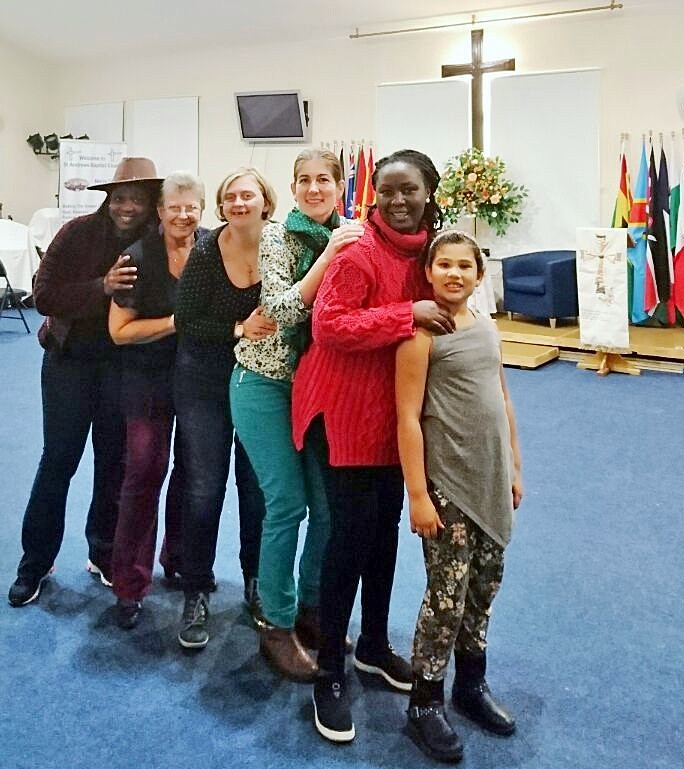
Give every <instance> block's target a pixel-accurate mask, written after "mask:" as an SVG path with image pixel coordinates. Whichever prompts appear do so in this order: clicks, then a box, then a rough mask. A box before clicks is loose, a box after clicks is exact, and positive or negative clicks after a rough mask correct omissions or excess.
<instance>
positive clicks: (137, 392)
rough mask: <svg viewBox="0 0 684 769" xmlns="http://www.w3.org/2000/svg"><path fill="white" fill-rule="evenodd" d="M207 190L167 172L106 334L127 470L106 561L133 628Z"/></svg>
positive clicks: (145, 577)
mask: <svg viewBox="0 0 684 769" xmlns="http://www.w3.org/2000/svg"><path fill="white" fill-rule="evenodd" d="M203 209H204V185H203V184H202V182H201V181H200V180H199V179H198V178H197V177H196V176H193V175H191V174H188V173H184V172H178V173H174V174H171V175H170V176H168V177H167V178H166V179H165V180H164V182H163V184H162V192H161V199H160V202H159V205H158V207H157V212H158V214H159V218H160V220H161V227H160V228H159V231H158V232H154V233H152V234H150V235H149V236H148V237H146V238H144V239H142V240H140V241H138V242H137V243H134V244H133V245H132V246H131V247H130V248H129V249H127V251H126V254H125V257H128V260H127V262H126V263H127V264H128V265H130V267H129V269H131V270H135V274H136V276H137V279H136V281H135V282H134V283H133V284H132V285H131V286H130V288H127V289H121V290H119V291H117V292H116V293H115V294H114V297H113V300H114V301H113V302H112V304H111V308H110V311H109V332H110V334H111V336H112V339H113V340H114V342H115V343H116V344H119V345H124V349H123V381H122V403H123V410H124V413H125V416H126V471H125V476H124V482H123V487H122V490H121V500H120V503H119V519H118V522H117V526H116V534H115V537H114V552H113V558H112V567H113V568H112V571H113V583H114V585H113V587H114V592H115V594H116V596H117V599H118V600H117V622H118V624H119V626H120V627H122V628H124V629H131V628H133V627H135V625H136V624H137V623H138V619H139V617H140V611H141V609H142V599H143V597H144V596H145V594H146V593H147V592H148V591H149V588H150V585H151V581H152V568H153V564H154V552H155V545H156V539H157V513H158V508H159V495H160V492H161V487H162V484H163V483H164V478H165V477H166V472H167V469H168V464H169V455H170V451H171V435H172V431H173V423H174V416H175V409H174V404H173V397H172V392H173V371H174V365H175V358H176V334H175V331H176V329H175V324H174V315H173V312H174V304H175V297H176V287H177V285H178V280H179V278H180V276H181V274H182V272H183V270H184V268H185V264H186V262H187V260H188V256H189V255H190V251H191V249H192V248H193V246H194V245H195V239H196V237H197V233H198V227H199V223H200V219H201V217H202V211H203ZM180 440H181V435H180V431H179V430H178V429H176V435H175V439H174V445H173V455H174V460H173V470H172V472H171V478H170V479H169V486H168V491H167V494H166V511H165V512H166V536H165V540H164V545H163V547H162V553H161V556H160V561H161V563H162V566H163V567H164V570H165V572H166V573H167V574H171V575H173V574H174V573H175V572H177V571H180V570H181V562H182V547H183V546H182V516H181V510H182V504H183V493H184V475H185V473H184V469H183V461H182V455H181V451H180Z"/></svg>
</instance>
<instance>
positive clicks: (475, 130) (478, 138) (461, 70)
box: [442, 29, 515, 149]
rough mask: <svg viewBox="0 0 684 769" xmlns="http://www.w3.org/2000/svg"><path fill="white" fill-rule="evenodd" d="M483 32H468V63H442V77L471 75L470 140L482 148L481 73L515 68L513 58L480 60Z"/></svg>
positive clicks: (507, 70) (476, 30)
mask: <svg viewBox="0 0 684 769" xmlns="http://www.w3.org/2000/svg"><path fill="white" fill-rule="evenodd" d="M483 35H484V33H483V31H482V30H481V29H474V30H473V31H472V32H471V33H470V46H471V51H472V61H471V62H470V64H443V65H442V77H453V76H454V75H472V78H473V84H472V91H471V94H472V97H471V115H472V141H473V147H477V148H478V149H482V148H483V147H482V145H483V143H484V139H483V124H484V113H483V109H482V75H487V74H489V73H490V72H510V71H512V70H514V69H515V59H501V60H500V61H491V62H486V63H485V62H483V61H482V37H483Z"/></svg>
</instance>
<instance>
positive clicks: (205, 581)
mask: <svg viewBox="0 0 684 769" xmlns="http://www.w3.org/2000/svg"><path fill="white" fill-rule="evenodd" d="M198 365H201V366H202V371H199V370H198ZM222 368H223V367H222V366H219V367H217V370H216V371H210V370H208V368H207V366H206V364H205V362H204V361H201V360H200V359H198V358H197V357H196V356H195V355H194V354H193V353H192V351H186V350H185V349H184V348H182V347H179V350H178V354H177V357H176V370H175V374H174V387H175V394H174V401H175V406H176V423H177V425H178V429H179V431H180V432H181V434H182V440H181V451H182V452H183V464H184V466H185V496H184V507H183V571H182V576H183V588H184V590H185V591H186V592H195V591H207V590H208V589H209V588H210V586H211V583H212V580H213V574H212V570H213V567H214V561H215V559H216V542H217V539H218V532H219V521H220V518H221V510H222V508H223V500H224V497H225V494H226V483H227V481H228V473H229V469H230V448H231V444H232V443H233V440H234V442H235V484H236V486H237V492H238V516H239V519H240V565H241V566H242V573H243V575H244V578H245V583H246V582H247V580H249V579H250V578H251V577H256V576H258V573H259V546H260V543H261V521H262V519H263V517H264V512H265V507H264V497H263V494H262V493H261V489H260V488H259V482H258V481H257V478H256V475H255V474H254V470H252V466H251V464H250V462H249V459H248V458H247V454H246V453H245V450H244V448H243V447H242V444H241V443H240V441H239V440H238V439H237V436H235V437H234V434H233V422H232V419H231V413H230V403H229V399H228V374H227V373H226V374H225V379H223V378H222V374H223V372H222Z"/></svg>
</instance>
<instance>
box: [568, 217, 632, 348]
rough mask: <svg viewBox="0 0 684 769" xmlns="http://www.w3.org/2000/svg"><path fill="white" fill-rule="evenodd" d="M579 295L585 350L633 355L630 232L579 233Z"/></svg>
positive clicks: (589, 230)
mask: <svg viewBox="0 0 684 769" xmlns="http://www.w3.org/2000/svg"><path fill="white" fill-rule="evenodd" d="M577 294H578V299H579V326H580V344H581V346H582V347H583V348H585V349H591V350H597V351H599V352H612V353H623V352H630V346H629V324H628V309H627V230H626V229H624V228H622V229H612V228H596V227H579V228H578V229H577Z"/></svg>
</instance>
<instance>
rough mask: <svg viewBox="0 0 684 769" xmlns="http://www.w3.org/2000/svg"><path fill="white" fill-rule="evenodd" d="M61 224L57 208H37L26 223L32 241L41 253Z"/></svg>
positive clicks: (44, 250)
mask: <svg viewBox="0 0 684 769" xmlns="http://www.w3.org/2000/svg"><path fill="white" fill-rule="evenodd" d="M61 226H62V216H61V214H60V213H59V208H39V209H38V210H37V211H36V212H35V213H34V214H33V216H32V217H31V219H30V221H29V223H28V227H29V230H31V235H33V242H34V243H35V244H36V245H37V246H38V248H39V249H40V250H41V251H42V252H43V253H45V252H46V251H47V247H48V246H49V245H50V243H51V242H52V239H53V238H54V237H55V235H56V234H57V232H58V230H59V228H60V227H61Z"/></svg>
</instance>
